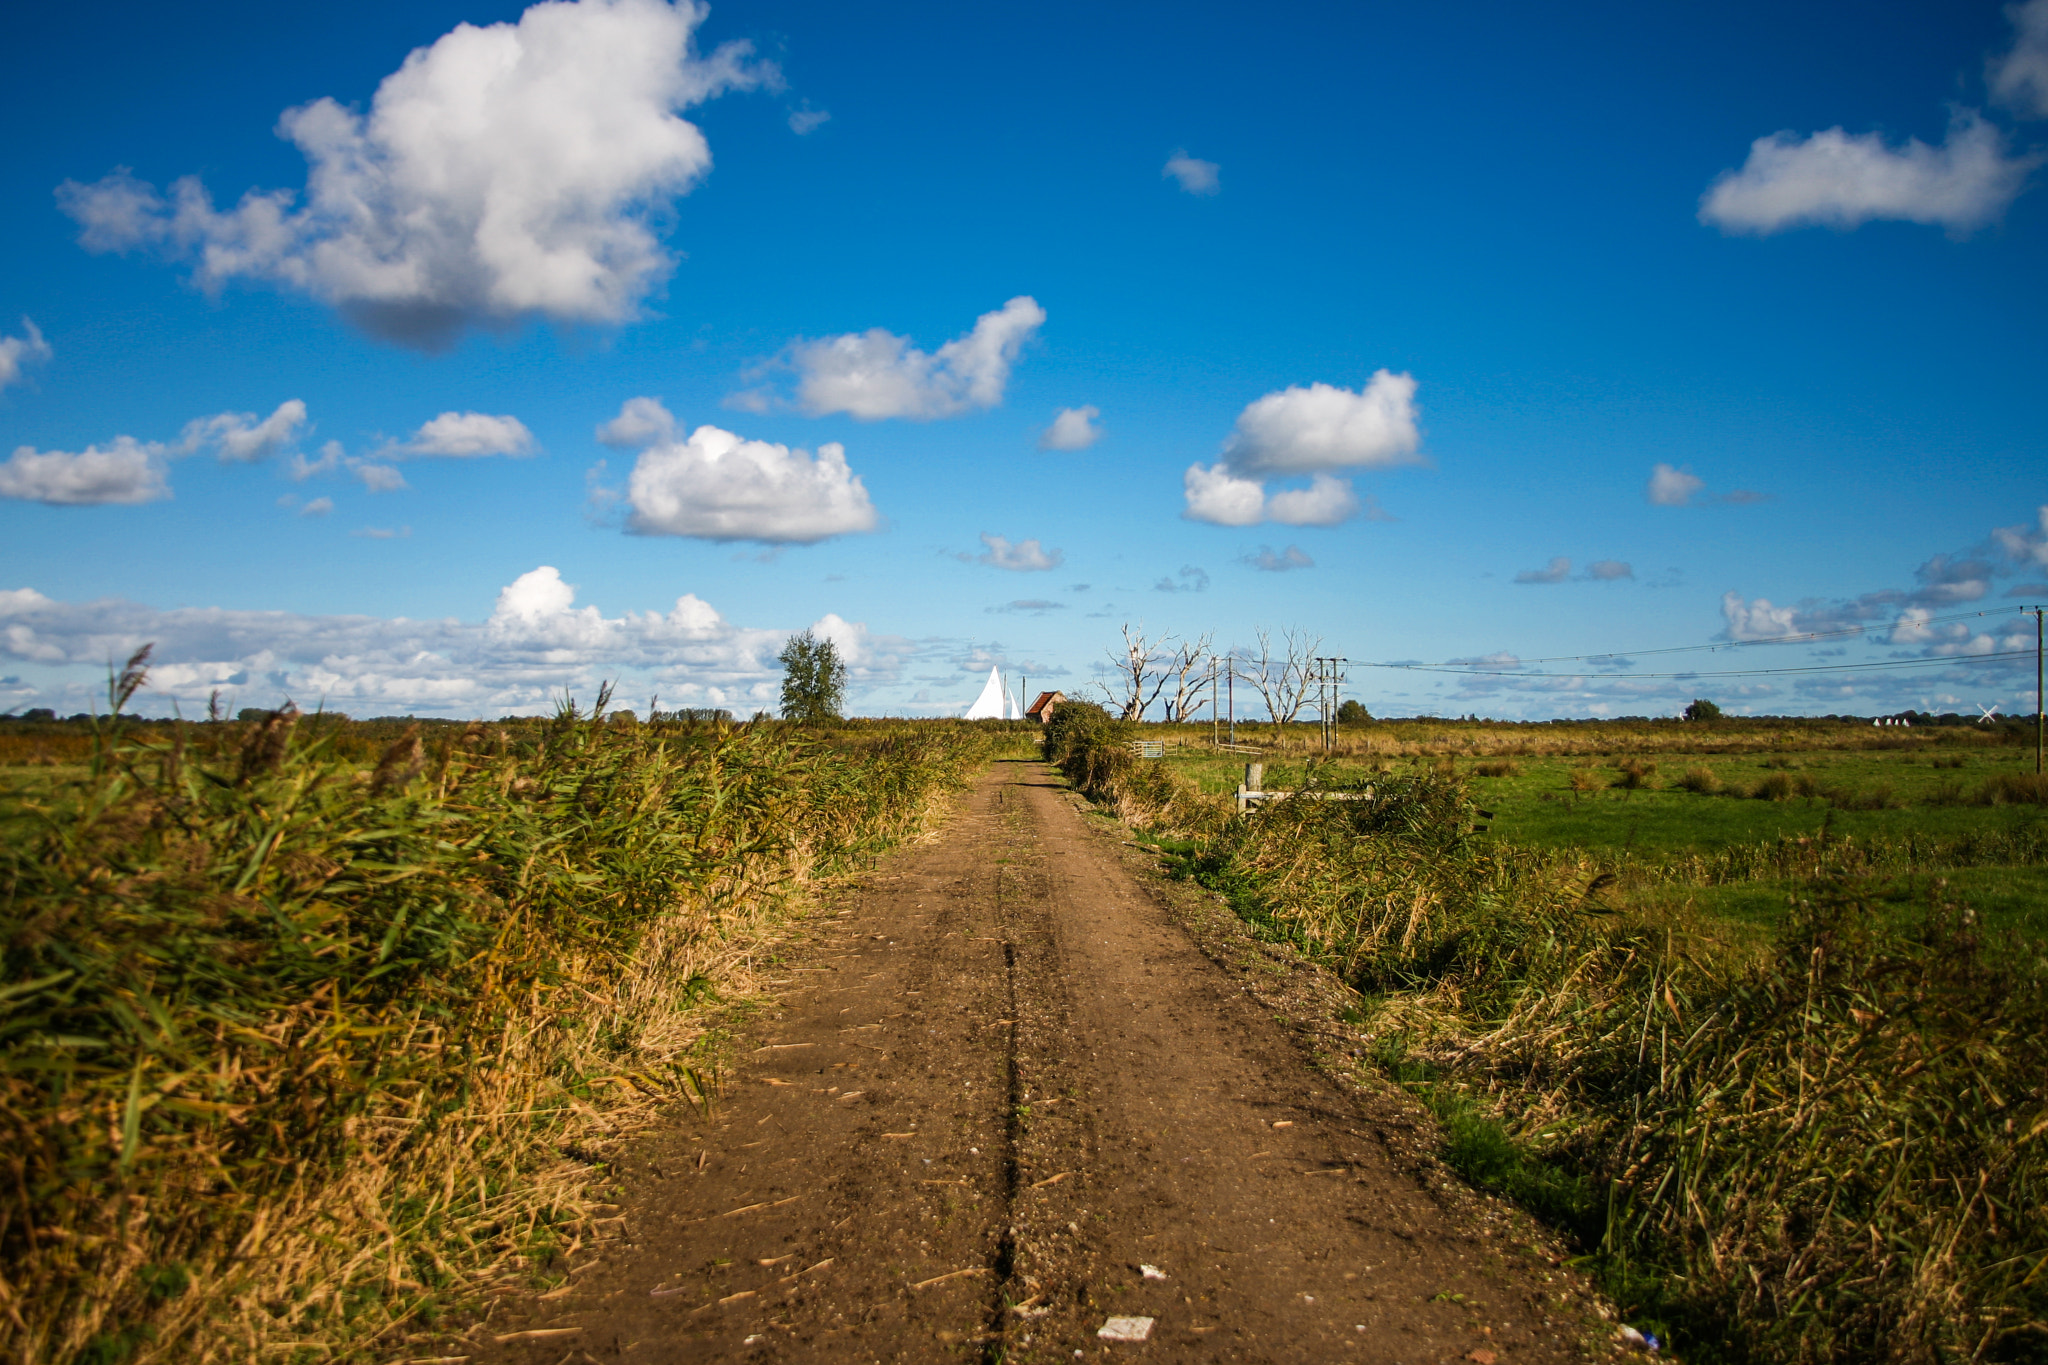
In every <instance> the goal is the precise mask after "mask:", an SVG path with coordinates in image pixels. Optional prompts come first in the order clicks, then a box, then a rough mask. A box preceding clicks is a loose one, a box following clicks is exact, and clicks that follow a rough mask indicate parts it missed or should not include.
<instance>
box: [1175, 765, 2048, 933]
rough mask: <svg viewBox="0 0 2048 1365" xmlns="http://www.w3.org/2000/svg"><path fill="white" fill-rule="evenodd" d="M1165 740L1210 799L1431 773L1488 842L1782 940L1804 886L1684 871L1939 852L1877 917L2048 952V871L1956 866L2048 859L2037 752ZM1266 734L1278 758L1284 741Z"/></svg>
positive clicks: (1906, 868) (1911, 868) (1632, 899)
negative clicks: (1826, 844)
mask: <svg viewBox="0 0 2048 1365" xmlns="http://www.w3.org/2000/svg"><path fill="white" fill-rule="evenodd" d="M1154 728H1157V729H1160V730H1164V731H1166V732H1167V733H1166V738H1167V740H1168V748H1167V753H1166V756H1165V758H1164V759H1162V760H1159V761H1160V762H1161V763H1163V764H1164V765H1165V766H1166V767H1167V768H1168V769H1170V770H1171V771H1173V772H1175V773H1176V774H1178V775H1180V776H1182V777H1184V778H1186V779H1187V780H1189V781H1191V782H1193V783H1195V784H1196V785H1197V786H1199V787H1200V788H1201V790H1203V791H1205V792H1215V793H1222V792H1229V791H1234V790H1235V789H1236V787H1237V785H1238V784H1239V782H1241V781H1242V780H1243V777H1244V765H1245V764H1246V763H1247V762H1250V761H1261V762H1263V764H1264V768H1265V774H1264V786H1265V787H1266V788H1268V789H1269V790H1292V789H1296V788H1299V787H1301V786H1303V785H1305V784H1307V783H1310V782H1320V783H1324V784H1345V785H1349V784H1356V783H1361V782H1370V781H1371V780H1372V779H1373V777H1374V776H1376V775H1379V774H1385V773H1401V772H1412V771H1415V770H1416V769H1417V768H1421V767H1429V768H1435V769H1438V770H1440V771H1451V772H1455V773H1456V774H1457V775H1458V776H1460V777H1462V778H1464V779H1465V780H1466V782H1467V784H1468V787H1469V789H1470V791H1471V793H1472V796H1473V799H1474V800H1475V801H1476V802H1477V803H1478V805H1479V806H1480V807H1482V808H1483V809H1484V810H1486V811H1487V812H1489V813H1490V819H1489V820H1488V822H1487V829H1486V835H1485V837H1486V838H1488V839H1492V840H1496V841H1499V842H1501V843H1504V844H1510V845H1517V846H1521V847H1526V848H1537V849H1554V850H1570V851H1578V852H1585V853H1588V854H1591V855H1593V856H1595V857H1596V858H1600V859H1611V860H1613V861H1614V862H1615V863H1616V864H1617V866H1618V867H1619V868H1622V869H1631V871H1629V873H1628V875H1625V876H1624V889H1623V891H1622V892H1621V895H1622V897H1623V899H1624V900H1625V901H1626V902H1627V903H1628V904H1631V905H1634V906H1639V907H1641V908H1645V909H1650V908H1658V909H1681V908H1682V909H1686V910H1689V911H1690V912H1692V914H1694V915H1700V914H1704V915H1708V916H1713V917H1717V918H1720V919H1723V920H1725V921H1727V922H1728V923H1729V926H1730V927H1731V928H1732V929H1735V930H1737V931H1749V932H1751V933H1754V932H1756V931H1768V930H1770V929H1773V928H1775V927H1777V926H1778V925H1779V924H1781V923H1782V922H1783V921H1784V918H1785V912H1786V909H1787V907H1788V905H1789V903H1790V901H1791V899H1792V898H1793V896H1794V894H1795V889H1796V887H1797V885H1798V884H1799V881H1798V879H1789V878H1783V877H1772V876H1764V877H1751V878H1738V879H1734V880H1724V879H1722V878H1725V876H1726V874H1725V873H1721V874H1718V875H1717V876H1716V877H1714V878H1713V879H1708V878H1704V877H1701V876H1685V875H1682V874H1680V873H1678V872H1676V871H1674V870H1673V869H1675V868H1676V867H1677V866H1678V865H1680V864H1682V863H1683V862H1684V861H1685V860H1686V859H1695V860H1712V859H1713V858H1714V857H1715V855H1720V854H1724V853H1725V852H1726V851H1728V850H1730V849H1734V848H1738V847H1741V846H1759V845H1769V844H1773V843H1776V842H1779V841H1795V842H1796V841H1799V840H1806V841H1809V842H1812V841H1830V842H1836V843H1841V842H1847V843H1850V844H1852V845H1853V844H1861V845H1864V846H1866V847H1875V848H1881V849H1884V848H1897V847H1914V848H1919V847H1925V846H1933V850H1934V851H1933V852H1932V853H1931V855H1912V856H1906V857H1904V858H1903V859H1899V860H1895V861H1896V862H1900V863H1901V864H1902V865H1901V866H1899V867H1898V869H1897V870H1895V871H1888V872H1887V873H1886V874H1884V875H1883V876H1881V877H1878V878H1876V879H1875V880H1873V881H1872V882H1871V883H1870V885H1869V887H1868V891H1869V894H1870V895H1871V897H1872V899H1873V901H1874V902H1875V903H1878V904H1882V905H1884V906H1886V907H1888V908H1892V909H1895V910H1896V912H1897V914H1898V916H1899V917H1901V918H1904V917H1910V916H1914V915H1917V914H1919V913H1920V910H1921V908H1922V907H1924V906H1925V904H1926V903H1927V900H1928V896H1929V893H1930V889H1931V883H1932V882H1933V881H1935V880H1937V879H1939V880H1941V882H1942V888H1941V889H1942V890H1943V891H1944V894H1946V895H1947V896H1948V897H1949V898H1950V899H1961V900H1962V901H1964V902H1965V903H1967V904H1969V905H1970V906H1971V907H1972V908H1973V909H1974V910H1975V911H1976V912H1977V913H1978V914H1979V915H1981V916H1982V919H1983V922H1984V924H1985V925H1986V927H1988V928H1991V929H1994V930H1996V929H2007V928H2010V929H2014V930H2018V931H2019V932H2022V933H2025V934H2028V935H2031V936H2037V937H2042V938H2048V867H2044V866H2042V865H2040V864H2038V863H2035V862H2034V861H2032V859H2031V858H2025V859H2007V860H2004V861H1999V860H1997V857H1996V853H1995V851H1994V852H1993V854H1992V858H1991V860H1990V861H1987V860H1986V858H1985V855H1983V854H1977V855H1974V856H1969V857H1959V856H1957V855H1956V854H1955V853H1954V852H1953V850H1954V848H1955V847H1956V846H1958V845H1965V844H1970V843H1976V844H1989V845H1991V846H1992V848H1993V849H1994V850H1995V849H1996V848H1997V847H1999V846H2002V845H2019V846H2022V847H2024V846H2026V845H2028V844H2030V843H2031V844H2032V845H2034V846H2036V847H2038V846H2040V845H2041V844H2043V843H2044V842H2048V807H2044V806H2043V805H2041V804H2039V802H2038V800H2024V799H2022V800H2017V801H2015V800H2014V799H2012V798H2013V796H2014V795H2015V789H2018V794H2020V795H2022V796H2024V795H2025V794H2026V793H2025V784H2026V783H2027V782H2028V781H2029V780H2030V779H2031V778H2032V774H2033V771H2034V755H2033V751H2032V749H2031V747H2029V746H2021V745H2017V744H2011V743H1994V742H1992V741H1991V738H1990V737H1988V736H1984V735H1980V734H1978V733H1975V732H1971V731H1960V732H1959V731H1938V732H1936V731H1929V732H1923V733H1922V734H1921V735H1918V736H1914V737H1912V738H1910V739H1908V740H1904V741H1902V740H1901V739H1899V738H1898V737H1896V736H1892V735H1885V736H1872V735H1871V734H1870V732H1869V731H1868V730H1867V729H1863V728H1861V727H1856V728H1851V727H1848V726H1840V727H1834V728H1833V729H1831V730H1813V731H1806V732H1801V731H1790V732H1770V733H1764V734H1755V735H1753V736H1745V735H1744V733H1743V732H1740V731H1735V732H1720V733H1713V734H1710V735H1708V736H1699V737H1697V738H1696V739H1695V742H1693V743H1690V744H1688V743H1686V742H1684V741H1685V740H1686V739H1687V738H1688V737H1687V736H1685V735H1682V734H1681V735H1672V734H1670V733H1669V730H1668V727H1667V728H1666V729H1665V730H1664V731H1663V732H1653V733H1650V734H1647V735H1646V734H1645V733H1644V731H1643V730H1642V728H1640V727H1624V726H1616V727H1612V728H1611V729H1610V728H1606V727H1587V728H1586V729H1585V730H1584V731H1581V732H1575V733H1574V734H1573V735H1572V736H1571V739H1572V740H1573V741H1575V742H1573V743H1571V744H1569V746H1568V747H1569V748H1570V749H1572V750H1576V751H1575V752H1562V753H1546V752H1543V751H1542V748H1541V747H1540V746H1542V745H1543V744H1545V743H1555V741H1554V740H1553V739H1552V738H1551V736H1550V735H1549V734H1548V733H1546V727H1534V726H1532V727H1503V726H1494V725H1488V726H1484V727H1480V726H1457V725H1439V726H1436V727H1432V728H1431V729H1430V730H1427V731H1422V732H1419V733H1402V732H1401V730H1399V729H1397V728H1396V727H1386V731H1387V732H1385V733H1383V732H1381V731H1380V729H1379V727H1366V728H1364V729H1363V730H1360V731H1347V732H1345V733H1344V735H1343V737H1342V740H1341V744H1342V747H1343V748H1344V749H1346V750H1348V752H1340V753H1338V754H1337V755H1335V756H1333V757H1332V758H1330V759H1327V760H1326V759H1324V758H1323V757H1322V756H1321V755H1320V754H1319V753H1315V752H1311V747H1312V741H1313V738H1314V731H1313V729H1312V728H1307V731H1306V733H1305V734H1290V735H1289V736H1288V737H1287V739H1286V740H1283V741H1281V742H1280V743H1273V744H1271V747H1270V748H1269V749H1268V750H1267V751H1266V753H1267V756H1265V757H1261V756H1259V755H1255V754H1250V753H1226V752H1219V751H1218V750H1216V749H1214V748H1211V747H1210V746H1209V745H1208V743H1207V742H1206V740H1207V731H1206V729H1205V728H1203V727H1199V726H1190V727H1185V728H1184V729H1182V728H1178V727H1176V728H1174V729H1171V730H1169V729H1168V728H1167V727H1148V730H1149V729H1154ZM1518 729H1519V731H1520V734H1519V736H1518V734H1517V730H1518ZM1258 733H1259V732H1256V731H1254V732H1253V734H1254V735H1255V736H1256V735H1258ZM1265 734H1266V736H1267V737H1269V738H1268V742H1269V743H1271V740H1270V736H1271V734H1272V732H1271V731H1270V729H1268V730H1266V732H1265ZM1243 737H1244V736H1243V735H1242V734H1241V735H1240V738H1243ZM1745 738H1748V739H1749V740H1750V742H1748V743H1745V742H1743V741H1744V740H1745ZM1518 741H1519V742H1518ZM1559 747H1567V746H1559ZM1530 750H1535V752H1530ZM2029 836H2032V837H2031V839H2030V838H2029ZM1944 849H1945V850H1949V852H1948V853H1947V854H1946V855H1945V854H1944V853H1943V852H1942V851H1941V850H1944ZM1738 936H1740V933H1738Z"/></svg>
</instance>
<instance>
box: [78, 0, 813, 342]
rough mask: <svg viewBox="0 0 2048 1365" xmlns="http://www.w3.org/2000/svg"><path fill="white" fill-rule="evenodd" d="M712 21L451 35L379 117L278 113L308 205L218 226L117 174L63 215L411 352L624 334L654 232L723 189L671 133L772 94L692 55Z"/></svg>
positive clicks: (667, 18) (676, 9) (199, 200)
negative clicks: (345, 321)
mask: <svg viewBox="0 0 2048 1365" xmlns="http://www.w3.org/2000/svg"><path fill="white" fill-rule="evenodd" d="M707 13H708V9H707V8H706V7H705V6H704V5H702V4H697V3H693V2H692V0H682V2H681V3H678V4H674V5H670V4H666V3H662V0H579V2H578V3H550V4H537V5H534V6H533V7H532V8H530V9H528V10H527V11H526V12H525V13H524V14H523V15H522V16H521V17H520V19H519V21H518V22H517V23H516V24H508V23H498V24H490V25H485V26H481V27H479V26H475V25H471V24H461V25H458V26H457V27H456V28H454V29H453V30H451V31H450V32H448V33H447V34H445V35H443V36H442V37H441V38H440V39H439V40H438V41H436V42H435V43H434V44H433V45H432V46H430V47H426V48H421V49H419V50H416V51H414V52H413V53H412V54H410V55H409V56H408V57H407V58H406V60H405V63H404V64H403V65H402V66H401V67H400V68H399V69H398V70H397V71H395V72H393V73H392V74H391V75H390V76H388V77H386V78H385V80H384V81H383V83H382V84H381V85H379V86H378V88H377V92H376V94H375V96H374V97H373V98H372V100H371V102H370V108H369V110H368V111H367V112H358V111H356V110H354V109H350V108H346V107H344V106H343V105H341V104H339V103H337V102H335V101H334V100H332V99H320V100H316V101H314V102H313V103H311V104H307V105H302V106H300V107H298V108H295V109H288V110H286V111H285V113H284V114H283V116H282V117H281V118H280V119H279V121H278V132H279V134H280V135H281V136H283V137H285V138H287V139H289V140H290V141H291V142H292V143H293V144H294V145H295V146H296V147H298V149H299V151H300V152H301V153H302V154H303V155H304V156H305V158H306V161H307V163H308V175H307V184H306V188H305V191H304V192H303V195H302V194H301V193H299V192H296V191H292V190H270V191H256V190H251V191H250V192H249V193H248V194H246V195H244V196H243V197H242V199H241V201H240V202H239V203H238V204H236V205H235V206H234V207H232V208H229V209H225V210H222V209H218V208H216V207H215V206H214V203H213V200H212V197H211V195H209V194H208V193H207V191H206V189H205V187H204V186H202V185H201V184H200V183H199V181H198V180H197V179H196V178H193V177H187V178H186V179H183V180H180V181H178V182H177V183H176V184H174V185H172V186H171V188H170V191H169V193H168V195H165V194H160V193H158V191H157V190H156V189H155V187H154V186H151V185H147V184H144V183H143V182H141V181H139V180H136V179H135V178H134V177H133V176H131V175H129V174H128V173H127V172H126V171H125V170H117V171H116V172H114V173H113V174H112V175H110V176H108V177H107V178H106V179H104V180H101V181H99V182H98V183H97V184H93V185H80V184H76V183H68V182H67V183H66V184H65V186H64V187H63V188H62V190H61V191H60V193H59V201H60V203H61V204H62V206H63V208H64V210H65V211H66V212H67V213H69V214H70V215H71V216H72V217H73V218H74V219H76V220H77V221H78V223H79V225H80V227H81V229H82V232H81V236H80V240H81V241H82V242H83V244H84V245H85V246H86V247H87V248H88V249H91V250H98V251H107V250H128V249H131V248H136V247H145V248H149V249H153V250H156V251H159V252H161V253H163V254H164V255H166V256H169V257H172V258H174V259H180V260H189V261H191V262H192V263H193V265H194V273H195V276H196V278H197V280H198V282H199V283H200V284H201V285H202V286H204V287H206V288H209V289H217V288H219V287H220V286H221V285H223V284H225V283H227V282H228V281H231V280H235V279H247V280H256V281H263V282H267V283H271V284H275V285H278V286H281V287H283V288H286V289H292V290H298V291H303V292H305V293H308V294H311V295H312V296H313V297H315V298H318V299H321V300H323V301H325V302H327V303H329V304H332V305H334V306H335V307H337V308H339V309H341V310H342V311H343V312H344V313H345V314H347V315H348V316H350V317H351V318H353V319H354V320H355V321H356V322H357V323H358V324H360V325H361V326H363V327H365V328H366V329H367V330H369V331H370V332H372V333H373V334H375V335H378V336H380V337H383V338H386V339H388V340H393V341H397V342H400V343H403V344H407V345H413V346H420V347H425V348H429V349H432V348H437V347H441V346H445V345H447V344H448V343H450V342H451V341H452V340H453V339H454V338H455V337H456V336H457V335H459V334H460V332H461V331H462V330H463V329H464V328H465V327H469V326H485V327H492V328H500V329H502V328H505V327H509V326H512V325H515V324H516V323H517V322H518V321H520V320H522V319H525V318H529V317H541V318H546V319H549V320H552V321H555V322H560V323H572V324H577V323H584V324H588V323H598V324H609V323H619V322H625V321H628V320H630V319H631V318H633V317H634V316H636V315H637V313H638V311H639V306H640V301H641V300H642V299H643V298H645V297H646V296H647V294H648V292H649V291H650V290H652V289H654V288H655V287H656V286H657V285H659V284H660V283H661V281H662V280H663V279H664V278H665V277H666V276H667V275H668V273H669V271H670V270H671V269H672V268H673V266H674V264H675V259H674V257H673V256H672V255H670V253H668V252H667V251H666V250H664V249H663V247H662V245H661V243H660V241H659V240H658V239H657V237H656V228H657V226H658V225H660V224H661V222H662V221H663V218H664V215H665V214H666V213H667V211H668V209H669V206H670V205H671V204H672V202H673V201H674V200H675V198H676V197H677V196H679V195H682V194H685V193H687V192H688V191H689V190H690V189H691V188H692V187H693V186H694V185H695V184H696V183H697V181H698V180H700V179H701V178H702V177H703V176H704V175H705V173H706V172H708V171H709V170H710V168H711V151H710V148H709V147H708V146H707V145H706V143H705V140H704V135H703V133H702V132H700V131H699V130H698V128H697V127H696V126H695V125H694V124H691V123H689V122H687V121H685V120H684V119H682V118H679V117H678V116H677V114H678V112H679V111H681V110H684V109H687V108H689V107H690V106H692V105H696V104H701V103H703V102H704V101H706V100H709V99H711V98H713V97H714V96H716V95H718V94H721V93H722V92H724V91H727V90H733V89H744V88H747V87H749V86H754V85H760V84H774V83H775V82H776V81H777V80H778V79H779V78H778V75H777V73H776V72H775V70H774V68H773V67H770V66H765V65H760V66H757V65H752V64H750V63H749V62H748V60H747V57H748V53H749V49H748V48H747V46H746V45H745V44H740V43H735V44H727V45H726V46H724V47H721V48H720V49H718V51H717V52H715V53H713V54H711V55H710V56H708V57H702V56H699V55H697V54H696V52H695V51H694V50H693V47H692V35H693V33H694V31H695V30H696V29H697V27H698V26H699V25H700V24H701V23H702V22H703V20H704V17H705V15H706V14H707Z"/></svg>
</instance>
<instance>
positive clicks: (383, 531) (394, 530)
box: [349, 526, 412, 540]
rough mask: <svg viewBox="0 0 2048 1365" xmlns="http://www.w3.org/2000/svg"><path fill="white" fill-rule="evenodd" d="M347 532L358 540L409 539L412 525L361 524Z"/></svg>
mask: <svg viewBox="0 0 2048 1365" xmlns="http://www.w3.org/2000/svg"><path fill="white" fill-rule="evenodd" d="M349 534H350V535H352V536H354V537H356V538H357V539H358V540H410V539H411V538H412V527H410V526H363V527H359V528H358V529H356V530H353V531H350V532H349Z"/></svg>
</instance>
